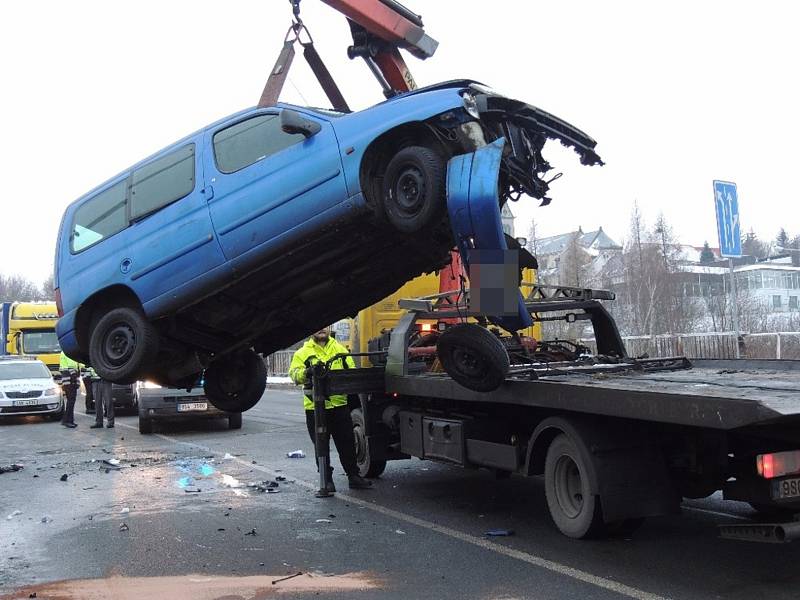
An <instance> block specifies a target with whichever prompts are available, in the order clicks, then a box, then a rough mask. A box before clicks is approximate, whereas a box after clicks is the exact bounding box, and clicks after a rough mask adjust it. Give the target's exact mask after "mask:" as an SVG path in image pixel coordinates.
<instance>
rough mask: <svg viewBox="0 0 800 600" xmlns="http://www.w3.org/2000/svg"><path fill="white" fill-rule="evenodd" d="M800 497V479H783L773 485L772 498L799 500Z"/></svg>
mask: <svg viewBox="0 0 800 600" xmlns="http://www.w3.org/2000/svg"><path fill="white" fill-rule="evenodd" d="M798 496H800V479H783V480H782V481H775V482H773V483H772V498H773V499H774V500H779V499H782V498H797V497H798Z"/></svg>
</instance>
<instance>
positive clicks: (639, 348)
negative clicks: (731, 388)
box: [580, 331, 800, 360]
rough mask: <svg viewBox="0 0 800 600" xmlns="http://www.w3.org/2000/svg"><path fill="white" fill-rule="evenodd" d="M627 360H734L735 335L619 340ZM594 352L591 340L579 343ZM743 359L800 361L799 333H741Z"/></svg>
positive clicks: (639, 336)
mask: <svg viewBox="0 0 800 600" xmlns="http://www.w3.org/2000/svg"><path fill="white" fill-rule="evenodd" d="M622 340H623V341H624V342H625V348H626V349H627V350H628V354H629V355H630V356H642V355H643V354H647V355H649V356H651V357H659V356H686V357H688V358H736V334H735V333H734V332H732V331H726V332H720V333H676V334H665V335H653V336H647V335H629V336H622ZM580 342H581V343H582V344H585V345H586V346H589V347H590V348H591V349H592V350H593V351H594V350H596V346H595V344H594V339H585V340H580ZM739 349H740V353H741V357H742V358H775V359H794V360H800V332H798V331H781V332H775V333H743V334H742V341H741V345H740V347H739Z"/></svg>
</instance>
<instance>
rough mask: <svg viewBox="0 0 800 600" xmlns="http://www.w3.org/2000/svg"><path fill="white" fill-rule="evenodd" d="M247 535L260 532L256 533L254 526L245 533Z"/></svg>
mask: <svg viewBox="0 0 800 600" xmlns="http://www.w3.org/2000/svg"><path fill="white" fill-rule="evenodd" d="M245 535H258V534H257V533H256V528H255V527H253V528H252V529H251V530H250V531H248V532H247V533H245Z"/></svg>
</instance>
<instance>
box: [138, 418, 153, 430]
mask: <svg viewBox="0 0 800 600" xmlns="http://www.w3.org/2000/svg"><path fill="white" fill-rule="evenodd" d="M139 433H141V434H142V435H149V434H151V433H153V419H148V418H147V417H143V416H142V415H139Z"/></svg>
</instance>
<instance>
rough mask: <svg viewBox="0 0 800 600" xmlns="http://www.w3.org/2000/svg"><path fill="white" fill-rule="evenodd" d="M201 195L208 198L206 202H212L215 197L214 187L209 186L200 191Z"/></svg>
mask: <svg viewBox="0 0 800 600" xmlns="http://www.w3.org/2000/svg"><path fill="white" fill-rule="evenodd" d="M200 193H201V194H203V195H204V196H205V197H206V200H211V199H212V198H213V197H214V186H211V185H207V186H206V187H204V188H203V189H202V190H200Z"/></svg>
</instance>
